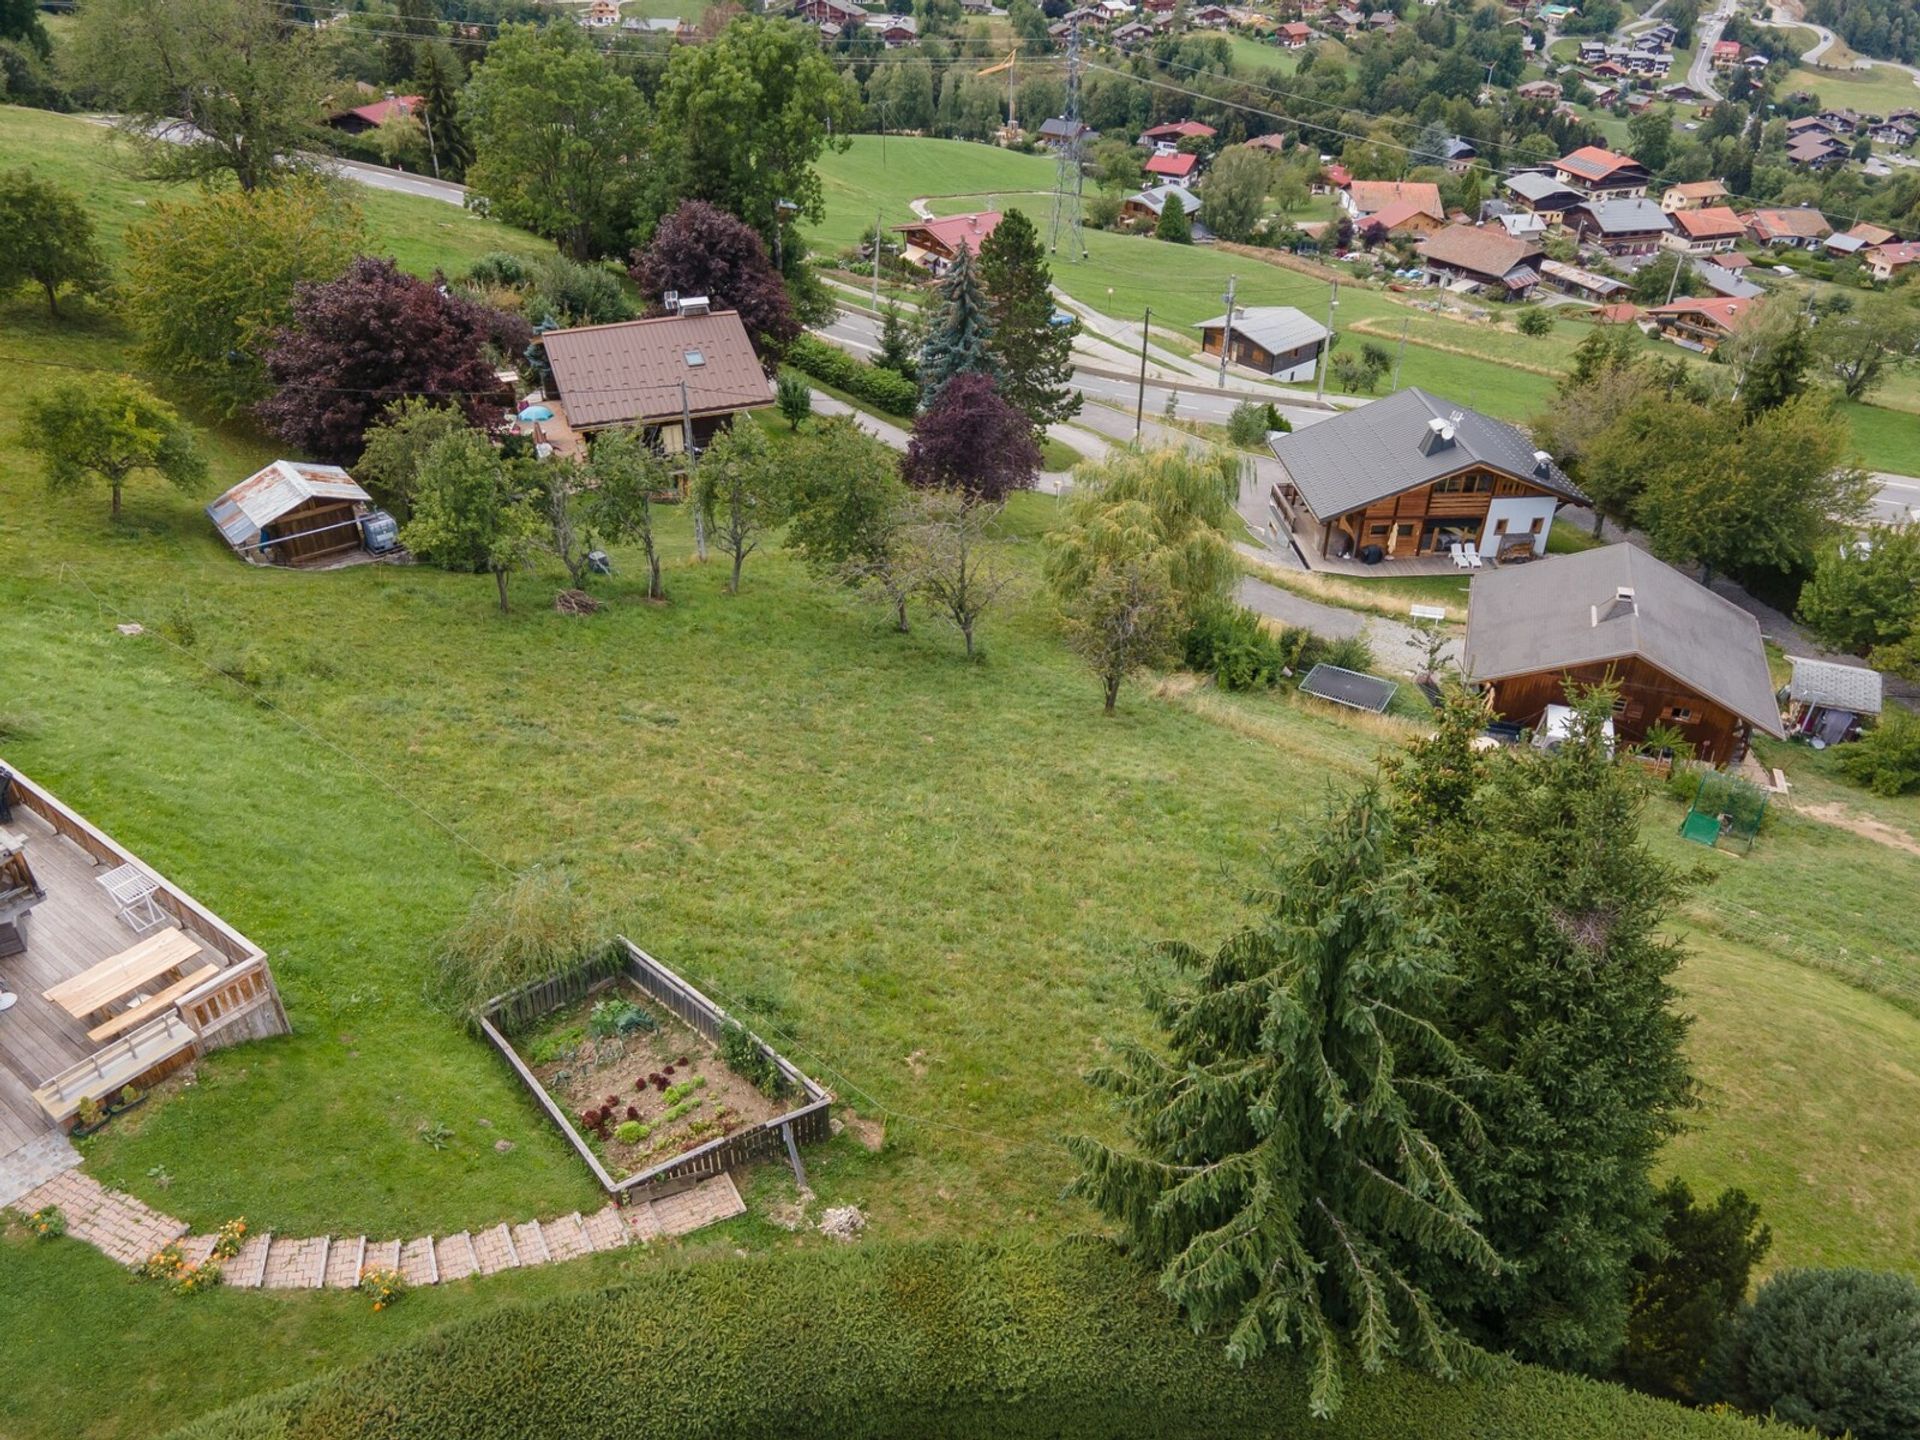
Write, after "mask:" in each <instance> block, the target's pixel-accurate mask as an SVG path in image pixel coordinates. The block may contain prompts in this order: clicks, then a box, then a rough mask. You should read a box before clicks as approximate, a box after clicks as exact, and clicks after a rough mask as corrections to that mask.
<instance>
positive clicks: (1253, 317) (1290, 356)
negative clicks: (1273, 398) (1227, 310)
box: [1199, 305, 1327, 380]
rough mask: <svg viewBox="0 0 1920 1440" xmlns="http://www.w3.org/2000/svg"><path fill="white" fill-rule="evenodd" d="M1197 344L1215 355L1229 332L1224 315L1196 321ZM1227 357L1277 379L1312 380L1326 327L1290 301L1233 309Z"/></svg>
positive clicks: (1324, 340)
mask: <svg viewBox="0 0 1920 1440" xmlns="http://www.w3.org/2000/svg"><path fill="white" fill-rule="evenodd" d="M1199 330H1200V348H1201V350H1202V351H1204V352H1205V353H1206V354H1208V355H1218V354H1219V353H1220V347H1221V345H1222V344H1223V343H1225V342H1226V339H1227V335H1228V327H1227V317H1226V316H1225V315H1216V316H1214V317H1213V319H1211V320H1202V321H1201V322H1200V325H1199ZM1232 337H1233V338H1232V345H1231V349H1230V353H1229V356H1228V358H1229V359H1230V360H1231V361H1232V363H1233V364H1235V365H1245V366H1247V367H1248V368H1249V369H1252V370H1258V371H1260V372H1261V373H1262V374H1263V375H1271V376H1273V377H1274V378H1275V379H1276V380H1311V379H1312V378H1313V374H1314V370H1315V368H1316V367H1317V366H1318V365H1319V363H1320V352H1321V351H1322V350H1323V349H1324V348H1325V347H1326V343H1327V327H1326V326H1324V325H1322V324H1321V323H1320V322H1319V321H1318V320H1315V319H1314V318H1313V317H1312V316H1310V315H1306V314H1303V313H1302V312H1301V311H1299V310H1296V309H1294V308H1293V307H1292V306H1291V305H1256V306H1251V307H1249V308H1247V309H1243V310H1236V311H1234V313H1233V326H1232Z"/></svg>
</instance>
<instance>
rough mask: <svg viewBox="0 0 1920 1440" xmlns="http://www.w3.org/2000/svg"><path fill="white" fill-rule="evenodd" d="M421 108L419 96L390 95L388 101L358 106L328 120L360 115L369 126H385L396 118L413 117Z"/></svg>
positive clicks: (377, 101)
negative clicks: (402, 116)
mask: <svg viewBox="0 0 1920 1440" xmlns="http://www.w3.org/2000/svg"><path fill="white" fill-rule="evenodd" d="M419 108H420V97H419V96H418V95H389V96H388V97H387V98H386V99H384V100H376V101H374V102H373V104H371V105H356V106H355V107H354V108H353V109H351V110H342V111H340V112H339V113H338V114H337V115H332V116H329V117H328V118H329V119H332V120H344V119H345V118H346V117H347V116H349V115H358V116H359V117H360V118H361V119H362V120H364V121H366V122H367V123H368V124H369V125H384V124H386V123H387V122H388V121H389V120H392V119H394V118H395V117H396V116H401V115H411V114H412V113H413V112H414V111H415V110H418V109H419Z"/></svg>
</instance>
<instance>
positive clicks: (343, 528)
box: [260, 496, 361, 565]
mask: <svg viewBox="0 0 1920 1440" xmlns="http://www.w3.org/2000/svg"><path fill="white" fill-rule="evenodd" d="M359 513H360V507H359V506H358V505H356V504H355V503H354V502H353V501H351V500H334V499H329V498H326V497H323V496H315V497H314V498H313V499H311V500H306V501H303V502H301V503H300V504H298V505H296V506H294V507H293V509H291V510H289V511H287V513H286V514H284V515H282V516H281V517H280V518H279V519H278V520H275V521H274V522H273V523H272V524H271V525H268V526H267V527H266V528H264V529H263V530H262V531H261V532H260V548H261V553H262V555H263V556H264V557H265V558H266V559H268V560H270V561H272V562H273V563H274V564H276V565H315V564H318V563H320V562H321V561H324V560H330V559H332V558H333V557H334V556H336V555H344V554H346V553H347V552H348V551H349V550H358V549H359V548H360V544H361V540H360V521H359Z"/></svg>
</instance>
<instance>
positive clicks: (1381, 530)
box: [1367, 525, 1387, 535]
mask: <svg viewBox="0 0 1920 1440" xmlns="http://www.w3.org/2000/svg"><path fill="white" fill-rule="evenodd" d="M1386 533H1387V527H1386V526H1385V525H1371V526H1368V527H1367V534H1369V535H1384V534H1386Z"/></svg>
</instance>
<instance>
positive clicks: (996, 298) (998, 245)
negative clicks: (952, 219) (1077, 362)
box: [980, 210, 1080, 431]
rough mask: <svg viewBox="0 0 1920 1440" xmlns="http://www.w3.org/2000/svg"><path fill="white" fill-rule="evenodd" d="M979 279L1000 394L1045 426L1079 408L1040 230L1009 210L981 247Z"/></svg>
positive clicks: (1067, 328)
mask: <svg viewBox="0 0 1920 1440" xmlns="http://www.w3.org/2000/svg"><path fill="white" fill-rule="evenodd" d="M980 279H981V281H982V283H983V284H984V285H985V287H986V292H987V309H988V312H989V314H990V315H991V316H992V319H993V340H992V343H991V345H990V346H989V349H990V351H991V353H992V355H993V358H994V359H995V360H996V361H997V362H998V363H999V366H1000V393H1001V394H1002V395H1004V396H1005V397H1006V398H1007V399H1008V401H1010V402H1011V403H1012V404H1013V405H1014V406H1016V407H1017V408H1018V409H1020V410H1022V411H1024V412H1025V414H1026V416H1027V418H1028V419H1029V420H1031V421H1032V422H1033V428H1034V429H1035V430H1036V431H1038V430H1044V429H1045V428H1046V427H1047V426H1048V425H1051V424H1053V423H1054V422H1055V421H1059V420H1065V419H1068V418H1069V417H1071V416H1074V415H1077V414H1079V413H1080V395H1079V392H1077V391H1076V390H1074V389H1073V387H1072V385H1071V383H1070V381H1071V380H1072V377H1073V331H1074V327H1073V326H1072V325H1056V324H1055V323H1054V319H1053V316H1054V309H1055V307H1054V303H1053V291H1052V288H1051V287H1052V284H1053V274H1052V272H1051V271H1050V270H1049V269H1048V267H1047V252H1046V250H1045V249H1044V248H1043V247H1042V245H1041V243H1040V232H1039V231H1038V230H1036V229H1035V228H1034V225H1033V222H1032V221H1031V220H1029V219H1028V218H1027V217H1026V216H1025V215H1023V214H1022V213H1021V212H1020V211H1018V210H1010V211H1008V212H1007V214H1006V215H1005V216H1004V217H1003V218H1002V219H1001V221H1000V223H999V224H998V225H997V226H995V227H994V231H993V234H991V235H989V236H988V237H987V238H986V240H985V241H984V242H983V243H982V244H981V246H980Z"/></svg>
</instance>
